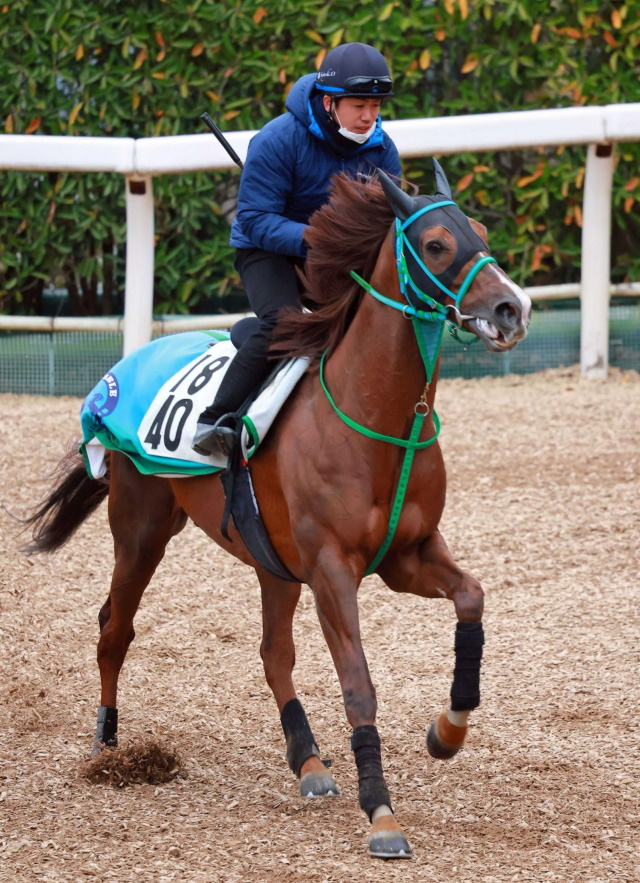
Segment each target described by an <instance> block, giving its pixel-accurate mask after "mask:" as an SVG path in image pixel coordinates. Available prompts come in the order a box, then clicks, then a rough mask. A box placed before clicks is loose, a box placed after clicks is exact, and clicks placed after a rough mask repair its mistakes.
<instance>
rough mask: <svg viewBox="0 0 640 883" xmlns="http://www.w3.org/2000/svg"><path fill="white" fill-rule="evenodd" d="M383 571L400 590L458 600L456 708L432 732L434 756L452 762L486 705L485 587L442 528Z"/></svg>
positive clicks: (429, 743) (430, 740)
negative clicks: (473, 717)
mask: <svg viewBox="0 0 640 883" xmlns="http://www.w3.org/2000/svg"><path fill="white" fill-rule="evenodd" d="M378 572H379V574H380V576H381V577H382V579H383V580H384V581H385V583H386V584H387V585H388V586H389V588H390V589H393V590H394V591H397V592H411V593H412V594H414V595H421V596H422V597H427V598H437V597H446V598H448V599H449V600H451V601H453V603H454V606H455V609H456V614H457V617H458V623H457V627H456V634H455V645H454V650H455V667H454V671H453V683H452V685H451V706H450V708H449V709H448V710H447V711H443V712H442V713H441V714H440V716H439V717H438V718H437V720H435V721H434V722H433V723H432V724H431V726H430V727H429V729H428V731H427V749H428V751H429V754H430V755H431V756H432V757H435V758H438V759H440V760H446V759H448V758H450V757H453V756H454V755H455V754H457V753H458V751H459V750H460V748H462V745H463V743H464V740H465V737H466V734H467V722H468V719H469V716H470V714H471V712H472V711H473V710H474V709H475V708H477V707H478V706H479V705H480V663H481V661H482V647H483V644H484V631H483V628H482V612H483V607H484V593H483V591H482V587H481V586H480V583H479V582H478V581H477V580H476V579H474V578H473V577H472V576H470V575H469V574H468V573H465V571H463V570H461V569H460V568H459V567H458V565H457V564H456V563H455V561H454V560H453V557H452V555H451V553H450V551H449V549H448V547H447V544H446V543H445V541H444V538H443V537H442V534H441V533H440V532H439V531H436V532H435V533H434V534H432V535H431V536H430V537H429V538H428V539H427V540H425V541H424V542H422V543H421V544H420V545H419V547H417V548H416V549H415V550H413V552H412V553H411V554H406V553H404V554H395V555H394V554H391V555H388V556H387V558H385V560H384V561H383V563H382V565H381V566H380V568H379V571H378Z"/></svg>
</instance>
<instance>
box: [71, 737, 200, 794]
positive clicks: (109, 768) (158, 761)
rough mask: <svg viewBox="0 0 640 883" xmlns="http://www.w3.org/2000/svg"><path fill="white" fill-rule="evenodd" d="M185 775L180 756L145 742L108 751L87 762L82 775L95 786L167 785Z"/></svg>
mask: <svg viewBox="0 0 640 883" xmlns="http://www.w3.org/2000/svg"><path fill="white" fill-rule="evenodd" d="M181 774H183V763H182V760H181V759H180V756H179V755H178V753H177V752H176V751H174V750H172V749H171V748H168V747H166V746H164V745H161V744H159V743H158V742H156V740H155V739H143V740H140V741H138V742H131V743H130V744H128V745H125V746H122V747H118V748H105V749H104V750H103V751H102V753H101V754H99V755H97V756H96V757H92V758H90V759H89V760H88V761H85V762H84V763H83V764H82V765H81V767H80V775H81V776H82V778H84V779H88V780H89V781H90V782H93V783H94V784H108V785H116V786H117V787H119V788H122V787H123V786H124V785H163V784H165V783H166V782H171V781H172V779H174V778H175V777H176V776H178V775H181Z"/></svg>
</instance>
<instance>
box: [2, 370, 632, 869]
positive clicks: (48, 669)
mask: <svg viewBox="0 0 640 883" xmlns="http://www.w3.org/2000/svg"><path fill="white" fill-rule="evenodd" d="M437 405H438V411H439V413H440V416H441V418H442V424H443V429H442V436H441V438H442V446H443V449H444V453H445V459H446V462H447V467H448V473H449V489H448V502H447V509H446V511H445V517H444V520H443V524H442V530H443V533H444V535H445V537H446V538H447V540H448V542H449V545H450V547H451V549H452V550H453V552H454V554H455V555H456V557H457V559H458V561H459V562H460V563H461V565H462V566H463V567H465V568H466V569H468V570H470V571H471V572H472V573H474V575H476V576H477V577H478V578H479V579H480V581H481V582H482V583H483V585H484V587H485V590H486V592H487V612H486V617H485V629H486V633H487V645H486V647H485V662H484V666H483V702H482V706H481V708H480V709H479V711H478V712H477V713H476V714H475V716H474V725H473V727H472V730H471V733H470V738H469V740H468V746H467V748H466V749H465V750H464V751H463V752H462V753H461V754H460V755H458V757H457V758H456V759H454V760H453V761H449V762H448V763H442V762H438V761H434V760H432V759H431V758H429V757H428V755H427V753H426V749H425V745H424V732H425V728H426V726H427V725H428V723H429V721H430V720H431V719H432V718H433V717H434V716H435V715H436V714H437V713H438V712H439V711H440V709H441V707H443V706H444V704H445V703H446V700H447V696H448V690H449V686H450V676H451V669H452V663H453V654H452V650H451V647H452V640H453V631H454V617H453V608H452V606H451V605H450V604H448V602H444V601H443V602H435V601H434V602H430V603H425V602H421V601H419V600H417V599H414V598H410V597H401V596H396V595H393V594H392V593H391V592H389V591H388V590H387V589H386V588H385V587H384V586H383V585H382V583H381V582H380V581H379V580H378V578H377V577H372V578H369V579H367V580H366V581H365V583H364V584H363V587H362V589H361V602H360V603H361V618H362V625H363V635H364V641H365V649H366V651H367V653H368V659H369V665H370V668H371V671H372V676H373V679H374V682H375V684H376V687H377V691H378V701H379V715H378V727H379V730H380V733H381V736H382V740H383V751H384V754H383V759H384V762H385V766H386V769H387V771H388V783H389V786H390V789H391V792H392V796H393V798H394V803H395V809H396V813H397V817H398V819H399V821H400V822H401V824H402V825H403V827H404V829H405V831H406V833H407V834H408V837H409V840H410V842H411V844H412V846H413V849H414V852H415V859H414V860H413V861H411V862H398V863H382V862H379V861H378V862H376V861H375V860H373V859H369V858H368V857H367V855H366V833H367V827H368V826H367V824H366V820H365V817H364V815H363V814H362V812H361V811H360V809H359V808H358V805H357V796H356V775H355V767H354V763H353V760H352V756H351V754H350V751H349V730H348V726H347V723H346V720H345V718H344V714H343V710H342V705H341V697H340V691H339V686H338V682H337V678H336V675H335V672H334V669H333V665H332V663H331V659H330V657H329V654H328V651H327V649H326V646H325V644H324V641H323V639H322V636H321V633H320V628H319V626H318V623H317V620H316V616H315V611H314V608H313V604H312V598H311V593H310V592H309V591H308V590H306V591H305V592H303V597H302V600H301V603H300V608H299V611H298V615H297V617H296V624H295V627H296V637H297V647H298V663H297V668H296V673H297V684H298V687H299V691H300V696H301V699H302V701H303V703H304V705H305V707H306V709H307V713H308V715H309V718H310V721H311V724H312V727H313V729H314V732H315V734H316V737H317V738H318V741H319V742H320V748H321V751H323V752H324V755H325V756H329V757H332V758H333V764H334V766H333V771H334V774H335V776H336V779H337V780H338V782H339V783H340V785H341V786H342V789H343V793H344V796H343V797H342V798H341V799H338V800H333V801H331V800H325V801H304V800H303V799H302V798H300V796H299V794H298V789H297V783H296V781H295V780H294V779H293V777H292V776H291V774H290V773H289V771H288V768H287V766H286V759H285V753H284V740H283V738H282V732H281V729H280V725H279V721H278V717H277V712H276V708H275V703H274V702H273V699H272V697H271V694H270V692H269V690H268V688H267V686H266V684H265V682H264V678H263V674H262V667H261V662H260V658H259V655H258V645H259V640H260V608H259V592H258V588H257V583H256V581H255V579H254V578H253V577H252V572H251V571H250V570H249V569H248V568H246V567H245V566H243V565H241V564H239V563H237V562H235V561H234V560H233V559H232V558H230V557H228V556H226V555H225V554H224V553H222V552H221V551H220V550H218V549H217V547H215V546H214V545H213V544H211V543H210V542H208V541H207V540H206V539H205V538H204V536H202V535H200V534H199V533H198V531H197V530H196V529H195V528H194V527H193V526H192V525H190V526H188V528H187V529H186V530H185V531H184V532H183V533H182V534H181V535H180V536H179V537H178V539H177V540H174V542H173V544H172V545H171V547H170V549H169V553H168V555H167V557H166V559H165V561H164V562H163V564H162V566H161V568H160V570H159V572H158V574H157V575H156V578H155V579H154V581H153V582H152V585H151V587H150V589H149V590H148V591H147V594H146V595H145V598H144V599H143V604H142V609H141V611H140V613H139V614H138V617H137V619H136V627H137V637H136V640H135V642H134V644H133V645H132V648H131V650H130V652H129V656H128V658H127V662H126V665H125V669H124V672H123V677H122V679H121V698H120V715H121V737H122V741H123V743H125V744H126V742H127V741H128V740H132V741H133V742H136V743H138V742H140V741H141V740H143V739H153V740H154V741H156V742H159V743H160V744H161V745H163V746H165V747H166V748H168V749H171V750H175V751H177V752H178V753H179V755H180V757H181V758H182V764H183V770H184V776H179V777H177V778H175V779H174V780H173V781H171V782H170V783H168V784H164V785H160V786H154V785H146V784H145V785H134V786H129V787H121V788H118V787H113V786H109V785H94V784H90V783H89V782H88V781H87V780H86V779H83V778H81V777H80V775H79V769H80V765H81V762H82V760H83V758H85V757H86V756H87V754H88V752H89V749H90V744H91V738H92V731H93V727H94V722H95V707H96V705H97V704H98V698H99V679H98V670H97V666H96V663H95V644H96V640H97V620H96V616H97V612H98V609H99V607H100V605H101V604H102V602H103V601H104V598H105V596H106V590H107V585H108V580H109V577H110V572H111V563H112V553H111V544H110V535H109V533H108V527H107V524H106V507H103V510H101V511H100V512H99V513H98V514H97V515H96V516H94V517H93V518H92V519H91V520H90V521H89V522H88V524H86V525H85V526H84V527H83V528H82V530H81V531H80V533H79V534H78V535H77V537H76V538H75V539H73V540H72V542H71V543H70V545H69V546H68V547H67V549H66V550H63V551H62V552H61V553H60V554H59V555H57V556H56V557H53V558H50V559H42V558H36V559H27V558H25V557H23V556H21V555H20V554H19V553H18V551H17V545H18V532H17V529H16V525H15V524H14V523H13V522H11V521H10V520H9V519H8V518H7V517H6V516H5V515H4V513H0V516H1V517H0V697H1V718H0V879H1V880H12V881H14V880H15V881H31V880H60V881H64V883H67V881H76V880H85V879H89V878H96V879H98V880H109V879H112V880H117V881H134V880H135V881H139V883H146V881H154V883H155V881H158V883H162V881H169V880H185V881H224V883H231V881H245V880H247V881H270V883H271V881H298V880H305V881H339V883H342V881H349V883H350V881H370V880H375V881H387V880H403V881H414V880H420V881H422V880H424V881H435V883H445V881H454V880H455V881H486V883H491V881H499V883H502V881H511V880H518V881H524V880H528V881H529V880H530V881H539V880H543V881H546V880H561V881H576V880H580V881H581V883H594V881H601V880H616V881H617V883H622V881H632V880H640V872H639V870H638V854H639V853H640V815H639V804H640V790H639V785H640V775H639V774H640V740H639V738H638V737H639V735H640V727H639V724H638V708H639V707H640V678H639V676H638V662H639V649H638V648H639V646H640V642H639V638H640V617H639V615H638V600H637V591H638V575H639V571H640V566H639V564H640V561H639V555H638V545H639V537H640V531H639V528H640V509H639V503H638V501H639V499H640V376H639V375H637V374H626V375H623V374H621V373H620V372H614V373H612V376H611V378H610V380H609V381H607V382H594V381H591V382H589V381H585V380H582V379H580V378H579V376H578V374H577V372H576V371H575V370H567V371H553V372H548V373H543V374H540V375H533V376H529V377H508V378H499V379H485V380H480V381H461V380H454V381H451V380H450V381H444V382H441V384H440V387H439V390H438V402H437ZM78 406H79V401H78V400H76V399H69V398H66V399H49V398H22V397H17V396H0V446H1V447H0V449H1V450H2V460H1V462H0V500H1V501H3V502H4V503H5V505H6V506H7V507H9V508H10V509H11V510H12V511H14V512H16V513H17V514H26V513H27V511H28V509H29V507H30V506H32V505H33V504H34V503H35V502H36V501H37V499H38V498H39V497H40V496H41V494H42V492H43V490H44V489H45V487H46V486H47V484H48V482H47V479H46V478H45V474H46V473H47V472H48V471H49V470H50V469H51V468H52V467H53V466H54V465H55V463H56V462H57V460H58V459H59V456H60V455H61V453H62V451H63V448H64V443H65V441H66V440H67V438H69V437H70V436H72V435H73V434H74V433H75V432H76V415H77V411H78ZM474 414H475V415H477V416H475V417H474Z"/></svg>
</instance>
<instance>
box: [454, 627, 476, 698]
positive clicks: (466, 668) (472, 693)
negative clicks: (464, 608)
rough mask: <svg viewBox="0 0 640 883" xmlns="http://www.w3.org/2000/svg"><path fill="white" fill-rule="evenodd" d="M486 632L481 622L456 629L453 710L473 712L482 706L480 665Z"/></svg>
mask: <svg viewBox="0 0 640 883" xmlns="http://www.w3.org/2000/svg"><path fill="white" fill-rule="evenodd" d="M483 644H484V630H483V628H482V623H481V622H459V623H458V626H457V628H456V642H455V651H456V665H455V668H454V670H453V684H452V685H451V710H452V711H472V710H473V709H474V708H477V707H478V705H480V663H481V661H482V646H483Z"/></svg>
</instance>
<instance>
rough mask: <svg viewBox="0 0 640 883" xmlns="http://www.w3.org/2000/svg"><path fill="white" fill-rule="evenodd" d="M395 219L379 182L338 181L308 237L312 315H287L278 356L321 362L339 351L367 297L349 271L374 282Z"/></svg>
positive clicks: (307, 302) (307, 293)
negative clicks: (340, 343) (377, 265)
mask: <svg viewBox="0 0 640 883" xmlns="http://www.w3.org/2000/svg"><path fill="white" fill-rule="evenodd" d="M393 217H394V216H393V212H392V210H391V208H390V206H389V203H388V202H387V200H386V198H385V196H384V193H383V191H382V187H381V185H380V184H379V182H378V180H377V178H374V179H372V178H371V177H365V176H364V175H361V176H358V177H357V178H351V177H349V176H348V175H346V174H344V173H340V174H338V175H335V176H334V177H333V179H332V182H331V191H330V196H329V201H328V202H327V203H326V204H325V205H324V206H322V208H320V209H318V211H316V212H314V213H313V215H312V216H311V219H310V221H309V224H310V229H309V230H308V231H307V235H306V237H305V238H306V239H307V241H308V242H309V245H310V246H311V247H310V249H309V253H308V256H307V260H306V265H305V270H304V273H303V274H301V278H302V280H303V282H304V289H305V290H304V292H303V294H302V295H301V298H300V300H301V303H302V305H303V307H307V308H308V309H309V310H310V311H311V312H301V311H300V310H295V309H288V310H283V312H282V313H281V314H280V318H279V320H278V325H277V328H276V331H275V334H274V339H273V344H272V346H271V351H270V352H271V354H272V355H274V356H277V357H278V358H289V357H297V356H308V357H309V358H311V359H312V360H317V359H319V358H320V356H321V355H322V353H323V352H324V350H325V349H328V350H329V351H330V352H331V351H332V350H333V349H335V347H336V346H337V344H338V343H339V341H340V340H342V338H343V337H344V335H345V332H346V331H347V328H348V327H349V325H350V324H351V321H352V319H353V317H354V316H355V313H356V310H357V308H358V306H359V304H360V301H361V299H362V294H363V290H362V288H361V287H360V286H359V285H358V283H357V282H354V280H353V279H352V278H351V276H349V271H350V270H355V271H356V273H358V274H359V275H360V276H362V277H363V278H364V279H367V280H368V279H369V277H370V276H371V273H372V272H373V268H374V266H375V263H376V261H377V259H378V253H379V251H380V248H381V246H382V243H383V241H384V239H385V236H386V235H387V233H388V231H389V227H390V226H391V222H392V221H393Z"/></svg>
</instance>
